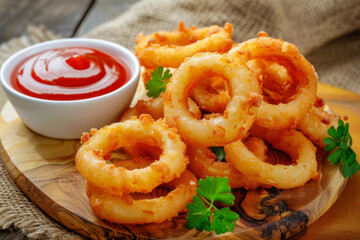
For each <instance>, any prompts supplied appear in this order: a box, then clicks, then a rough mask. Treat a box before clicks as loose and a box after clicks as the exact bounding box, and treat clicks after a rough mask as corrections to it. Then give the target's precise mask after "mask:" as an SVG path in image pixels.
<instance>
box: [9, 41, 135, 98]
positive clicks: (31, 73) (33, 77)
mask: <svg viewBox="0 0 360 240" xmlns="http://www.w3.org/2000/svg"><path fill="white" fill-rule="evenodd" d="M130 77H131V76H130V70H129V67H128V66H127V65H126V64H125V63H124V62H123V61H122V60H121V59H115V58H114V57H112V56H110V55H107V54H105V53H103V52H100V51H97V50H94V49H90V48H83V47H72V48H59V49H53V50H48V51H45V52H42V53H39V54H36V55H33V56H31V57H29V58H27V59H26V60H24V61H23V62H21V63H20V64H19V65H18V66H17V67H15V69H14V71H13V73H12V75H11V80H10V82H11V85H12V86H13V87H14V89H15V90H17V91H18V92H21V93H23V94H25V95H28V96H31V97H35V98H40V99H48V100H57V101H67V100H80V99H86V98H93V97H97V96H101V95H104V94H107V93H110V92H112V91H115V90H116V89H118V88H120V87H121V86H123V85H124V84H125V83H126V82H127V81H128V80H129V79H130Z"/></svg>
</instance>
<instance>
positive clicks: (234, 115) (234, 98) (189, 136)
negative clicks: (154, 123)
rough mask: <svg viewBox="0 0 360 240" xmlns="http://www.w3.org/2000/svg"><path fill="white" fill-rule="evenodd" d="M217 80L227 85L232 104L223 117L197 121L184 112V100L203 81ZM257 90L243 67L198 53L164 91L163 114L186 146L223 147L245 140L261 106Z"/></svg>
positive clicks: (227, 58)
mask: <svg viewBox="0 0 360 240" xmlns="http://www.w3.org/2000/svg"><path fill="white" fill-rule="evenodd" d="M214 76H220V77H222V78H223V79H225V80H226V81H227V82H228V85H229V89H230V96H231V100H230V101H229V103H228V105H227V106H226V109H225V111H224V113H223V115H220V116H216V117H211V118H209V119H205V118H203V119H201V120H198V119H196V118H194V116H193V115H192V114H191V113H190V112H189V111H188V109H187V104H186V103H187V101H186V100H187V98H188V97H189V95H190V94H191V92H192V90H193V89H194V88H195V86H196V85H197V84H198V83H199V82H200V81H201V80H202V79H204V78H205V77H214ZM259 93H260V86H259V83H258V81H257V80H256V79H255V77H254V76H253V75H252V74H251V72H250V70H249V69H248V68H247V67H246V66H245V64H244V63H243V62H241V61H238V60H236V59H232V58H229V57H228V56H226V55H221V54H217V53H198V54H196V55H195V56H193V57H191V58H188V59H186V60H185V61H184V63H183V64H182V65H181V66H180V67H179V68H178V69H177V71H175V72H174V74H173V76H172V78H171V80H170V82H169V83H168V85H167V87H166V92H165V101H164V114H165V121H166V123H167V124H168V125H169V126H171V127H177V128H178V130H179V134H180V135H181V136H182V138H183V139H184V141H185V142H186V143H188V144H193V145H195V146H223V145H225V144H227V143H230V142H232V141H235V140H236V139H238V138H242V137H245V136H246V135H247V131H248V129H249V128H250V127H251V125H252V123H253V121H254V120H255V113H256V109H257V106H259V105H260V104H261V102H262V97H261V95H260V94H259Z"/></svg>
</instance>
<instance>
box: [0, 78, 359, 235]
mask: <svg viewBox="0 0 360 240" xmlns="http://www.w3.org/2000/svg"><path fill="white" fill-rule="evenodd" d="M319 95H320V96H321V97H324V98H325V99H326V102H327V104H328V105H329V106H330V107H331V108H332V109H333V110H334V111H335V112H337V113H340V114H342V115H347V116H348V117H349V122H350V126H351V129H350V130H351V133H352V135H353V139H354V143H355V144H356V143H359V142H360V129H359V127H360V126H359V125H358V124H356V123H359V122H360V96H359V95H356V94H352V93H350V92H347V91H344V90H341V89H338V88H333V87H330V86H327V85H322V84H319ZM0 138H1V145H2V147H1V157H2V159H3V161H4V164H5V166H6V168H7V170H8V172H9V173H10V175H11V177H12V178H13V179H14V181H15V183H16V184H17V185H18V186H19V187H20V188H21V189H22V190H23V191H24V193H25V194H26V195H28V196H29V197H30V198H31V199H32V201H34V202H35V203H36V204H37V205H38V206H39V207H40V208H41V209H43V210H44V211H45V212H46V213H47V214H49V215H50V216H51V217H52V218H54V219H55V220H57V221H58V222H60V223H61V224H63V225H64V226H66V227H68V228H69V229H72V230H74V231H76V232H78V233H80V234H82V235H84V236H86V237H90V238H93V239H107V238H115V237H123V238H133V237H135V236H137V237H140V238H149V237H156V238H167V239H169V238H190V237H197V238H212V237H215V235H214V234H213V233H206V232H198V231H196V230H191V231H188V230H186V229H185V228H184V224H185V219H184V217H185V216H184V214H181V215H179V217H176V218H174V219H173V220H172V221H167V222H165V223H163V224H146V225H119V224H111V223H109V222H106V221H103V220H101V219H99V218H97V217H96V216H95V215H93V213H92V211H91V209H90V206H89V203H88V199H87V197H86V193H85V185H86V182H85V180H84V179H83V178H82V176H81V175H80V174H79V173H78V172H77V171H76V169H75V164H74V156H75V153H76V150H77V149H78V147H79V146H80V143H79V141H64V140H57V139H50V138H46V137H42V136H39V135H37V134H35V133H33V132H32V131H31V130H29V129H28V128H27V127H26V126H24V125H23V123H22V121H21V120H20V119H19V118H18V116H17V114H16V113H15V112H14V110H13V108H12V106H11V105H10V104H6V105H5V107H4V108H3V110H2V112H1V119H0ZM354 148H355V151H356V152H357V154H358V156H359V153H360V151H359V150H360V148H359V144H357V145H354ZM118 157H119V158H122V156H121V155H118ZM324 158H325V155H324V153H323V152H321V151H320V152H319V154H318V159H319V163H320V164H319V168H320V172H321V173H322V175H321V178H320V180H318V181H313V180H311V181H309V182H308V183H306V185H304V186H302V187H300V188H295V189H290V190H281V191H279V190H277V189H275V188H271V189H261V188H259V189H255V190H250V191H246V190H244V189H240V190H237V191H235V192H234V194H235V195H236V203H235V205H234V206H233V209H232V210H234V211H237V212H238V213H239V214H240V216H241V218H240V220H239V221H237V222H236V229H235V231H234V232H233V233H229V234H226V235H224V236H223V238H226V239H229V238H230V239H231V238H233V237H235V236H237V237H239V236H241V237H244V238H275V239H276V238H282V237H289V236H291V235H293V234H295V233H297V232H299V231H301V230H303V229H305V228H306V227H307V226H309V225H310V226H311V224H312V223H313V222H314V221H315V220H316V219H317V218H319V217H320V216H321V215H322V214H324V212H325V211H327V210H328V209H329V208H330V207H331V206H332V205H333V204H334V202H335V201H336V199H337V198H338V196H339V195H340V193H341V191H342V190H343V187H344V186H345V182H346V181H345V180H344V179H343V177H342V175H341V172H340V170H339V168H338V167H336V166H331V165H329V164H328V162H327V161H324ZM359 196H360V192H359ZM315 223H316V222H315ZM304 232H305V234H306V235H305V236H307V237H310V236H309V235H307V230H306V231H304ZM300 237H301V236H300Z"/></svg>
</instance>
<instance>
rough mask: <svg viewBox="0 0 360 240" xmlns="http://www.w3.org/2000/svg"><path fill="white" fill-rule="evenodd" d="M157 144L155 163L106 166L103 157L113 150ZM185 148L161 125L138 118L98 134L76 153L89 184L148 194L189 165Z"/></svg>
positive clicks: (114, 189)
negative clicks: (139, 166) (158, 152)
mask: <svg viewBox="0 0 360 240" xmlns="http://www.w3.org/2000/svg"><path fill="white" fill-rule="evenodd" d="M145 139H146V141H148V142H149V145H155V144H157V145H158V146H159V147H160V148H161V149H162V150H163V153H162V154H161V156H160V158H159V160H158V161H156V162H154V163H152V164H151V165H150V166H148V167H146V168H143V169H135V170H127V169H125V168H122V167H118V168H117V167H116V166H115V165H113V164H107V162H106V161H104V158H103V157H104V156H105V155H106V154H108V153H110V152H111V151H112V150H114V149H118V148H120V147H124V146H129V145H134V144H136V143H138V142H144V141H145ZM185 151H186V146H185V144H184V143H183V142H182V141H181V140H180V136H179V135H178V134H176V133H175V132H174V131H172V130H171V129H170V128H169V127H168V126H167V125H166V124H165V123H163V122H162V121H157V122H154V120H153V119H152V118H151V116H149V115H141V116H140V118H139V119H136V118H133V119H130V120H128V121H126V122H119V123H114V124H111V125H108V126H105V127H103V128H102V129H100V130H98V131H97V132H96V133H95V134H94V135H93V136H92V137H91V138H90V139H89V140H88V141H86V142H85V143H84V144H83V145H82V146H81V147H80V149H79V150H78V152H77V154H76V157H75V161H76V168H77V169H78V171H79V172H80V173H81V174H82V175H83V176H84V177H85V178H86V179H87V180H88V181H90V182H91V183H92V184H94V185H96V186H99V187H101V188H104V189H108V190H111V191H112V190H113V191H117V192H119V191H120V192H151V191H152V190H153V189H154V188H155V187H157V186H158V185H160V184H162V183H163V182H165V183H166V182H169V181H171V180H173V179H174V178H176V177H179V175H180V173H181V172H183V171H184V170H185V168H186V165H187V164H188V158H187V156H185V154H184V153H185Z"/></svg>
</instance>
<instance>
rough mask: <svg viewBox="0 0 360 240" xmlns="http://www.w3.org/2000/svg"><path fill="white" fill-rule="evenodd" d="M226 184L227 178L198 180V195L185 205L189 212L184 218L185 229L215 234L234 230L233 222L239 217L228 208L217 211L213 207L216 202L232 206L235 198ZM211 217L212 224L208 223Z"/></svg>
mask: <svg viewBox="0 0 360 240" xmlns="http://www.w3.org/2000/svg"><path fill="white" fill-rule="evenodd" d="M228 182H229V180H228V178H220V177H216V178H214V177H209V176H207V177H206V179H205V180H203V179H200V180H199V183H198V185H199V186H198V189H197V194H198V195H197V196H194V197H193V203H189V204H187V205H186V208H187V209H188V210H189V211H188V215H187V216H186V221H187V224H186V228H188V229H194V228H196V229H197V230H199V231H204V230H205V231H208V232H210V231H215V232H216V234H222V233H226V232H229V231H230V232H232V231H233V230H234V228H235V224H234V221H236V220H238V219H239V215H238V214H237V213H234V212H231V211H230V209H229V208H221V209H218V208H216V207H215V206H214V202H216V201H219V202H222V203H223V204H226V205H233V204H234V200H235V196H234V195H233V194H232V193H231V188H230V186H229V185H228ZM211 216H213V220H212V222H210V217H211Z"/></svg>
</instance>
